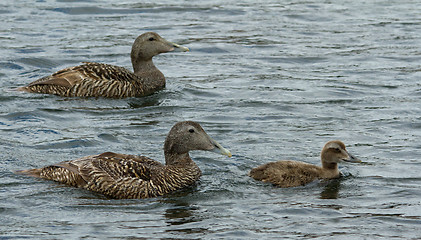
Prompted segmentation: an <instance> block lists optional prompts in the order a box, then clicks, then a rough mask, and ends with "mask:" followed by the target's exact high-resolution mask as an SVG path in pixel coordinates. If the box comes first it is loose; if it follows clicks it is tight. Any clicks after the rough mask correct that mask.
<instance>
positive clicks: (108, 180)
mask: <svg viewBox="0 0 421 240" xmlns="http://www.w3.org/2000/svg"><path fill="white" fill-rule="evenodd" d="M163 167H164V165H163V164H161V163H159V162H157V161H155V160H152V159H150V158H147V157H144V156H134V155H126V154H118V153H112V152H106V153H102V154H100V155H93V156H86V157H83V158H79V159H76V160H72V161H65V162H61V163H58V164H54V165H51V166H47V167H43V168H39V169H30V170H23V171H18V172H16V173H18V174H24V175H30V176H33V177H38V178H44V179H48V180H54V181H57V182H61V183H65V184H67V185H71V186H75V187H81V188H85V189H88V190H91V191H94V192H98V193H102V194H104V195H107V196H109V197H111V198H146V197H154V196H159V195H162V194H163V193H161V190H162V189H161V188H160V187H157V186H155V185H154V184H153V178H156V175H161V173H160V172H161V171H162V168H163Z"/></svg>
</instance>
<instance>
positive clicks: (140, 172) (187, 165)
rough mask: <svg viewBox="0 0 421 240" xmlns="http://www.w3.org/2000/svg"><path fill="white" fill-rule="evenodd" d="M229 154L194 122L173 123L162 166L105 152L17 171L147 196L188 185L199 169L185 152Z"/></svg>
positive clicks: (114, 193) (107, 192)
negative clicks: (200, 151)
mask: <svg viewBox="0 0 421 240" xmlns="http://www.w3.org/2000/svg"><path fill="white" fill-rule="evenodd" d="M192 150H205V151H215V152H218V153H220V154H223V155H227V156H228V157H231V153H230V152H229V151H228V150H227V149H225V148H223V147H222V146H221V145H220V144H219V143H217V142H216V141H215V140H213V139H212V138H211V137H209V136H208V135H207V134H206V132H205V131H204V130H203V128H202V127H201V126H200V125H199V124H198V123H196V122H191V121H186V122H179V123H177V124H175V125H174V126H173V127H172V129H171V130H170V132H169V133H168V135H167V138H166V139H165V144H164V153H165V165H163V164H161V163H159V162H157V161H155V160H152V159H150V158H148V157H144V156H134V155H126V154H118V153H112V152H105V153H102V154H99V155H93V156H86V157H82V158H79V159H76V160H72V161H65V162H61V163H58V164H54V165H51V166H46V167H43V168H37V169H30V170H22V171H17V172H16V173H18V174H24V175H29V176H33V177H37V178H44V179H48V180H54V181H57V182H61V183H65V184H68V185H71V186H74V187H80V188H84V189H88V190H90V191H94V192H98V193H102V194H104V195H106V196H108V197H111V198H117V199H123V198H149V197H157V196H162V195H165V194H167V193H170V192H173V191H176V190H179V189H182V188H184V187H187V186H190V185H192V184H194V183H195V182H196V180H198V179H199V177H200V176H201V171H200V169H199V167H198V166H197V165H196V163H195V162H193V160H192V159H191V158H190V156H189V151H192Z"/></svg>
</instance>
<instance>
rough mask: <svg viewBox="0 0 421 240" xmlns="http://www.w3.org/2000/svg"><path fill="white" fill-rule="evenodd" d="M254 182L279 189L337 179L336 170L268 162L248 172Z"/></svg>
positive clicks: (311, 165)
mask: <svg viewBox="0 0 421 240" xmlns="http://www.w3.org/2000/svg"><path fill="white" fill-rule="evenodd" d="M250 176H251V177H253V178H254V179H256V180H259V181H263V182H269V183H272V184H274V185H276V186H279V187H284V188H287V187H297V186H302V185H305V184H307V183H310V182H313V181H315V180H318V179H330V178H338V177H339V176H340V172H339V170H338V169H337V168H334V169H331V170H327V171H325V170H324V169H323V168H322V167H319V166H316V165H313V164H309V163H305V162H299V161H290V160H284V161H277V162H270V163H266V164H264V165H261V166H259V167H256V168H253V169H252V170H251V171H250Z"/></svg>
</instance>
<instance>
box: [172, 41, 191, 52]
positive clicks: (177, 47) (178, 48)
mask: <svg viewBox="0 0 421 240" xmlns="http://www.w3.org/2000/svg"><path fill="white" fill-rule="evenodd" d="M167 44H168V45H169V46H170V47H171V49H170V52H188V51H190V49H189V48H188V47H184V46H181V45H178V44H177V43H172V42H169V41H167Z"/></svg>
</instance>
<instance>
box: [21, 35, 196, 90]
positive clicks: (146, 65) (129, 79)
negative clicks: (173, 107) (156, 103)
mask: <svg viewBox="0 0 421 240" xmlns="http://www.w3.org/2000/svg"><path fill="white" fill-rule="evenodd" d="M175 49H178V50H180V51H188V50H189V49H188V48H186V47H182V46H179V45H177V44H175V43H171V42H169V41H167V40H165V39H164V38H162V37H161V36H159V35H158V34H157V33H154V32H147V33H144V34H142V35H140V36H139V37H137V38H136V40H135V41H134V43H133V46H132V52H131V60H132V65H133V70H134V72H130V71H129V70H127V69H125V68H123V67H118V66H113V65H109V64H103V63H95V62H85V63H84V64H82V65H79V66H75V67H69V68H65V69H63V70H60V71H58V72H55V73H53V74H52V75H50V76H46V77H43V78H40V79H38V80H36V81H34V82H32V83H30V84H28V85H27V86H25V87H20V88H18V89H17V90H20V91H26V92H33V93H48V94H55V95H59V96H63V97H108V98H125V97H142V96H146V95H150V94H152V93H153V92H156V91H158V90H161V89H163V88H164V87H165V77H164V75H163V74H162V72H161V71H159V70H158V68H156V67H155V65H154V64H153V62H152V57H153V56H156V55H158V54H160V53H166V52H171V51H174V50H175Z"/></svg>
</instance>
